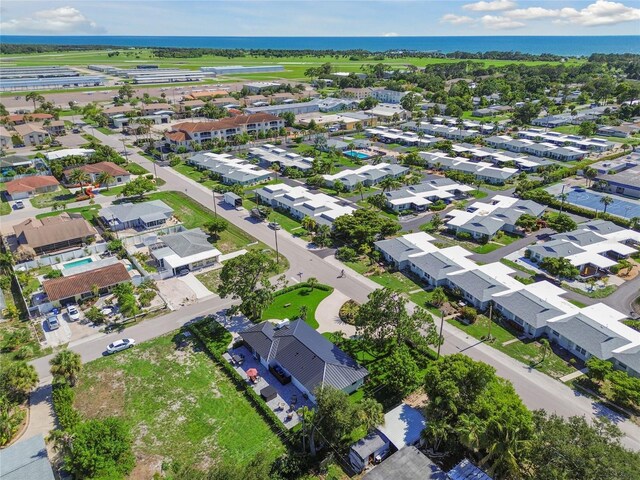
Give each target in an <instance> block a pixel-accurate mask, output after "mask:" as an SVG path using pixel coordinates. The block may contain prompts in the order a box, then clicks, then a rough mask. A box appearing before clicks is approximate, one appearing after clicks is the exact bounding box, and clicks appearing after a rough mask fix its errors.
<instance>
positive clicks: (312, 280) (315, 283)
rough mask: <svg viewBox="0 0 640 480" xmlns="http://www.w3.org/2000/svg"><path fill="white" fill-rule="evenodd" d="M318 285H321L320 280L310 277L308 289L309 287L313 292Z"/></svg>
mask: <svg viewBox="0 0 640 480" xmlns="http://www.w3.org/2000/svg"><path fill="white" fill-rule="evenodd" d="M318 285H320V282H318V279H317V278H316V277H310V278H309V279H308V280H307V287H309V290H310V291H311V292H313V289H314V288H316V287H317V286H318Z"/></svg>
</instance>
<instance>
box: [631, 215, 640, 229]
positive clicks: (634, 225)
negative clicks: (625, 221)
mask: <svg viewBox="0 0 640 480" xmlns="http://www.w3.org/2000/svg"><path fill="white" fill-rule="evenodd" d="M638 226H640V217H633V218H632V219H631V220H629V228H631V229H633V230H637V229H638Z"/></svg>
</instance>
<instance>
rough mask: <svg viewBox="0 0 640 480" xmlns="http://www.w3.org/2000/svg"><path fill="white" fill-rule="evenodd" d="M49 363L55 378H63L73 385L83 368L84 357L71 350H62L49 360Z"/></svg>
mask: <svg viewBox="0 0 640 480" xmlns="http://www.w3.org/2000/svg"><path fill="white" fill-rule="evenodd" d="M49 365H51V375H53V377H54V379H55V378H56V377H57V378H62V379H64V381H66V382H67V383H69V385H71V386H72V387H73V386H74V385H75V384H76V381H77V379H78V374H79V373H80V371H81V370H82V358H81V357H80V355H79V354H77V353H75V352H72V351H71V350H62V351H61V352H59V353H58V354H57V355H56V356H55V357H53V358H52V359H51V360H50V361H49Z"/></svg>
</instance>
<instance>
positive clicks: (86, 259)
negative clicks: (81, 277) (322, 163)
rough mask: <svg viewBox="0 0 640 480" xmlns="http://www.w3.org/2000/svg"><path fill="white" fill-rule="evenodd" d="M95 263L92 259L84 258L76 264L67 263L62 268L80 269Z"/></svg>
mask: <svg viewBox="0 0 640 480" xmlns="http://www.w3.org/2000/svg"><path fill="white" fill-rule="evenodd" d="M91 262H93V260H92V259H90V258H83V259H81V260H76V261H75V262H69V263H65V264H64V265H63V266H62V268H73V267H79V266H80V265H86V264H87V263H91Z"/></svg>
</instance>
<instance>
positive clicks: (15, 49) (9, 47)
mask: <svg viewBox="0 0 640 480" xmlns="http://www.w3.org/2000/svg"><path fill="white" fill-rule="evenodd" d="M117 48H122V47H116V46H113V45H46V44H43V45H35V44H33V45H32V44H20V43H2V44H0V53H2V54H6V55H16V54H25V53H48V52H74V51H85V50H113V49H117Z"/></svg>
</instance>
